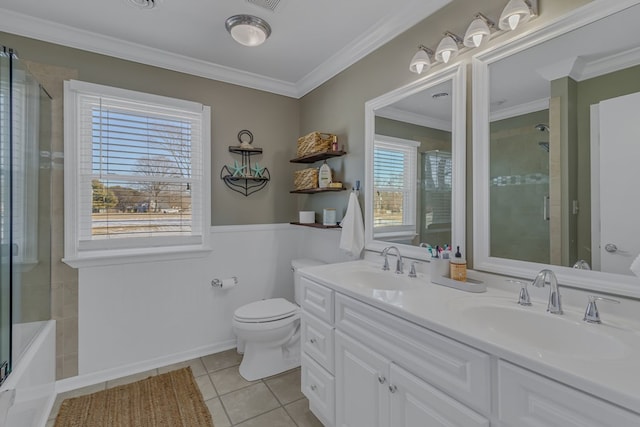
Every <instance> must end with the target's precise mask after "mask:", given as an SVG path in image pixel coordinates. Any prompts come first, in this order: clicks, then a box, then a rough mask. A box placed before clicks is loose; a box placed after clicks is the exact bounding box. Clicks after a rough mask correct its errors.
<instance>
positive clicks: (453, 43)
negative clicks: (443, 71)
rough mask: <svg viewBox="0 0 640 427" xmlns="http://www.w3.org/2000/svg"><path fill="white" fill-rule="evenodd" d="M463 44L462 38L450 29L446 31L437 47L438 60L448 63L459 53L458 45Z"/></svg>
mask: <svg viewBox="0 0 640 427" xmlns="http://www.w3.org/2000/svg"><path fill="white" fill-rule="evenodd" d="M459 45H460V46H462V39H461V38H460V37H459V36H457V35H455V34H453V33H452V32H450V31H445V33H444V37H443V38H442V40H440V43H439V44H438V48H437V49H436V61H438V62H444V63H445V64H446V63H448V62H449V61H450V60H452V59H453V58H455V57H456V56H457V55H458V46H459Z"/></svg>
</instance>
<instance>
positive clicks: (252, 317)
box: [233, 298, 299, 323]
mask: <svg viewBox="0 0 640 427" xmlns="http://www.w3.org/2000/svg"><path fill="white" fill-rule="evenodd" d="M298 311H299V307H298V306H297V305H295V304H293V303H291V302H289V301H287V300H286V299H284V298H271V299H265V300H262V301H256V302H252V303H250V304H247V305H243V306H242V307H240V308H238V309H237V310H236V311H235V313H234V314H233V318H234V319H235V320H236V321H238V322H242V323H264V322H274V321H277V320H282V319H286V318H288V317H291V316H293V315H295V314H297V313H298Z"/></svg>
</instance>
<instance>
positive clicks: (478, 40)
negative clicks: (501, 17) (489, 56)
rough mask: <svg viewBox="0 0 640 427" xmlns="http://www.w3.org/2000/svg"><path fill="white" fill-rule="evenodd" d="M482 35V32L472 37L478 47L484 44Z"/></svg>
mask: <svg viewBox="0 0 640 427" xmlns="http://www.w3.org/2000/svg"><path fill="white" fill-rule="evenodd" d="M482 37H483V35H482V34H476V35H475V36H473V37H472V38H471V39H472V40H473V44H474V46H475V47H478V46H480V45H481V44H482Z"/></svg>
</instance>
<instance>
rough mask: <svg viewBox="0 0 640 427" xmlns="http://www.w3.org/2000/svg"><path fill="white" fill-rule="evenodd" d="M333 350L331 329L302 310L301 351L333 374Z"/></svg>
mask: <svg viewBox="0 0 640 427" xmlns="http://www.w3.org/2000/svg"><path fill="white" fill-rule="evenodd" d="M333 349H334V338H333V327H332V326H329V324H327V323H325V322H323V321H322V320H320V319H318V318H317V317H314V316H313V315H311V314H309V313H307V312H306V311H305V310H302V351H303V352H304V353H307V354H308V355H309V356H311V357H312V358H313V359H314V360H315V361H316V362H318V363H319V364H320V365H321V366H322V367H323V368H325V369H326V370H327V371H329V372H330V373H332V374H333V373H334V371H333V359H334V355H333Z"/></svg>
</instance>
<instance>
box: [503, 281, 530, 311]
mask: <svg viewBox="0 0 640 427" xmlns="http://www.w3.org/2000/svg"><path fill="white" fill-rule="evenodd" d="M507 282H511V283H515V284H517V285H520V294H519V295H518V304H520V305H524V306H530V305H531V298H529V291H528V290H527V282H523V281H521V280H513V279H507Z"/></svg>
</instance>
